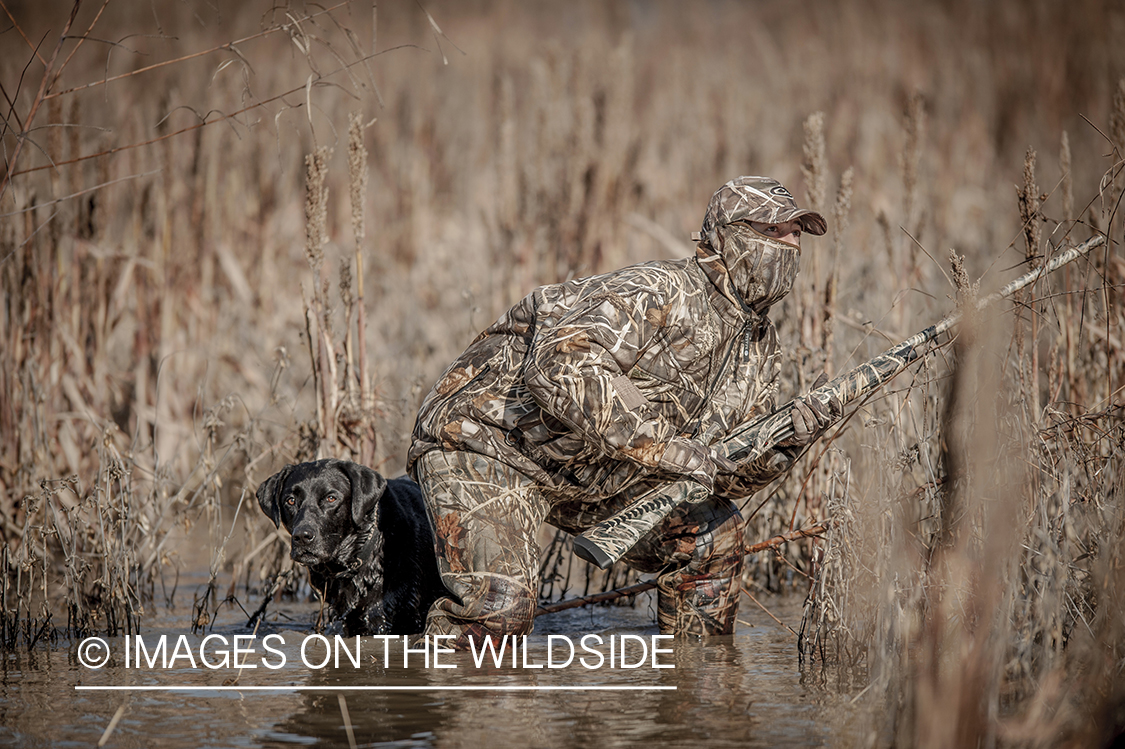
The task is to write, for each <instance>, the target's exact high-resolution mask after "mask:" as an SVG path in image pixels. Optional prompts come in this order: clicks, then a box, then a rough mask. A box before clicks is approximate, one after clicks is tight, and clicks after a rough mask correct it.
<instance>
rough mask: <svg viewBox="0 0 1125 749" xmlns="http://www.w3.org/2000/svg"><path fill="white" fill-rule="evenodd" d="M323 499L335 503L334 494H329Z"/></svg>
mask: <svg viewBox="0 0 1125 749" xmlns="http://www.w3.org/2000/svg"><path fill="white" fill-rule="evenodd" d="M325 499H327V500H328V501H329V502H335V501H336V495H335V494H329V495H328V496H327V497H325Z"/></svg>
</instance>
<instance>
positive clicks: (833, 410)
mask: <svg viewBox="0 0 1125 749" xmlns="http://www.w3.org/2000/svg"><path fill="white" fill-rule="evenodd" d="M826 382H828V375H826V374H821V375H820V377H818V378H817V379H816V382H814V383H813V386H812V389H813V390H816V389H818V388H820V387H821V386H822V385H824V383H826ZM843 413H844V409H843V407H842V406H841V405H840V399H839V398H837V397H836V396H835V395H833V396H831V398H830V399H829V401H828V403H822V402H821V401H819V400H817V399H816V398H813V397H810V396H801V397H799V398H794V399H793V436H792V437H790V438H789V439H787V440H785V441H784V442H781V443H780V445H779V446H780V447H805V446H806V445H811V444H812V443H813V442H816V441H817V440H818V439H820V436H821V435H822V434H824V430H825V429H827V428H828V427H830V426H832V424H834V423H835V422H836V421H837V420H838V419H839V418H840V416H842V415H843Z"/></svg>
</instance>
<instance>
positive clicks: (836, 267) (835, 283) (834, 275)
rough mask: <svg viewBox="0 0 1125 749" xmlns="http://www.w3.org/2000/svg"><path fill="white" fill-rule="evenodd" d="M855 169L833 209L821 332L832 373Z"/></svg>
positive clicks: (850, 170)
mask: <svg viewBox="0 0 1125 749" xmlns="http://www.w3.org/2000/svg"><path fill="white" fill-rule="evenodd" d="M854 177H855V169H853V168H852V167H850V166H849V167H848V168H847V171H845V172H844V174H843V176H841V177H840V189H839V191H838V192H837V193H836V205H835V206H834V207H833V209H832V224H833V230H832V248H833V249H832V269H831V270H830V271H829V272H828V282H827V283H826V284H825V285H824V328H823V330H822V332H821V335H822V339H821V341H822V347H823V348H824V355H825V371H826V372H827V373H828V374H829V375H831V374H833V371H832V341H833V316H834V314H835V313H834V310H835V308H836V294H837V290H838V287H839V283H840V247H841V245H842V244H843V235H844V232H845V231H846V230H847V228H848V214H849V213H850V212H851V207H852V181H853V179H854Z"/></svg>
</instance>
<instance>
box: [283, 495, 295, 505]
mask: <svg viewBox="0 0 1125 749" xmlns="http://www.w3.org/2000/svg"><path fill="white" fill-rule="evenodd" d="M285 504H287V505H295V504H297V500H296V499H295V498H293V497H290V498H289V499H287V500H285Z"/></svg>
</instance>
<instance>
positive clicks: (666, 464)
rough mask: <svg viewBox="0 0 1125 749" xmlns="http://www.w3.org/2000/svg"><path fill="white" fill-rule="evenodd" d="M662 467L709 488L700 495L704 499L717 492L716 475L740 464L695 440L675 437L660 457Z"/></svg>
mask: <svg viewBox="0 0 1125 749" xmlns="http://www.w3.org/2000/svg"><path fill="white" fill-rule="evenodd" d="M659 466H660V468H662V469H664V470H665V471H669V472H671V473H679V474H682V475H683V476H684V478H688V479H691V480H692V481H696V482H698V483H699V484H702V485H703V486H704V487H705V488H706V489H707V494H706V495H704V496H702V497H700V499H699V500H698V501H703V500H704V499H706V498H707V497H709V496H710V495H712V494H714V493H715V476H716V475H717V474H719V473H734V472H735V471H737V470H738V466H737V465H736V464H735V463H733V462H731V461H730V460H727V459H726V458H724V457H722V456H721V455H718V454H717V453H716V452H715V451H714V450H713V449H711V448H710V447H707V446H706V445H703V444H701V443H699V442H695V441H694V440H689V439H685V438H683V437H675V438H673V439H671V440H669V441H668V447H667V448H665V450H664V455H663V456H661V458H660V463H659Z"/></svg>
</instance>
